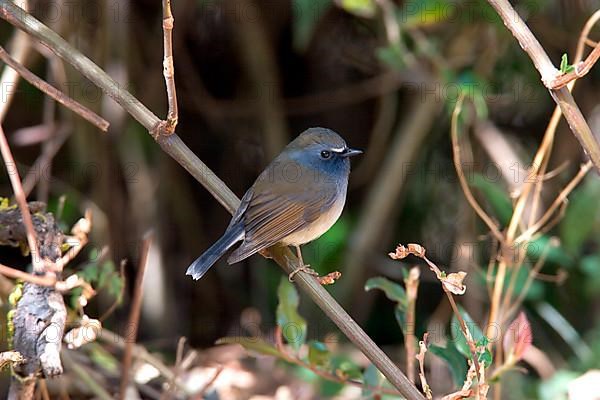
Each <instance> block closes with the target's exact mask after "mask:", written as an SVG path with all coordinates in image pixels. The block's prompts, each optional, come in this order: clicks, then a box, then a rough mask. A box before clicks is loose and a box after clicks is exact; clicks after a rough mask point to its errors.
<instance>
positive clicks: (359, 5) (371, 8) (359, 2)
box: [336, 0, 376, 18]
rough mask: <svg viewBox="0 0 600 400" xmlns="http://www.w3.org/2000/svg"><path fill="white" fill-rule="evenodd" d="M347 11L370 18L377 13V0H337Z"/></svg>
mask: <svg viewBox="0 0 600 400" xmlns="http://www.w3.org/2000/svg"><path fill="white" fill-rule="evenodd" d="M336 3H337V4H338V5H339V6H340V7H341V8H343V9H344V10H345V11H346V12H349V13H350V14H354V15H356V16H359V17H366V18H370V17H373V16H374V15H375V10H376V5H375V0H336Z"/></svg>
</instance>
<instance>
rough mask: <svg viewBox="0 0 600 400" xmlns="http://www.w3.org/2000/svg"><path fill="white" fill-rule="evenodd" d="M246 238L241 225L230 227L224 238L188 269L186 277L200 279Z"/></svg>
mask: <svg viewBox="0 0 600 400" xmlns="http://www.w3.org/2000/svg"><path fill="white" fill-rule="evenodd" d="M243 238H244V228H243V227H242V225H241V224H239V223H238V224H236V225H233V226H229V227H228V228H227V230H226V231H225V233H224V234H223V236H221V238H220V239H219V240H217V241H216V242H215V243H214V244H213V245H212V246H210V247H209V249H208V250H206V251H205V252H204V253H203V254H202V255H201V256H200V257H198V258H197V259H196V261H194V262H193V263H192V265H190V266H189V268H188V269H187V272H186V273H185V274H186V275H191V276H192V278H194V279H196V280H197V279H200V278H202V276H203V275H204V274H205V273H206V272H207V271H208V270H209V269H210V267H212V266H213V264H214V263H215V262H217V260H218V259H219V258H221V256H223V254H225V252H226V251H227V250H229V249H230V248H231V246H233V245H234V244H236V243H237V242H239V241H240V240H242V239H243Z"/></svg>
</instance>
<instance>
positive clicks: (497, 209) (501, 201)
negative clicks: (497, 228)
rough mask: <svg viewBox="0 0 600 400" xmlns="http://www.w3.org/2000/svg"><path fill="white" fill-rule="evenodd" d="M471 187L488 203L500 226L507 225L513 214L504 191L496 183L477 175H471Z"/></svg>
mask: <svg viewBox="0 0 600 400" xmlns="http://www.w3.org/2000/svg"><path fill="white" fill-rule="evenodd" d="M470 184H471V186H473V187H475V188H477V189H479V190H480V191H481V193H482V194H483V196H484V197H485V199H486V200H487V201H488V203H489V204H490V206H491V207H492V209H493V210H494V215H495V216H496V218H498V221H500V223H501V224H502V225H507V224H508V223H509V221H510V218H511V216H512V213H513V206H512V202H511V201H510V198H509V197H508V193H506V190H505V189H504V188H503V187H502V186H501V185H499V184H498V183H497V182H495V181H492V180H490V179H486V178H485V177H484V176H483V175H481V174H479V173H474V174H472V179H471V180H470Z"/></svg>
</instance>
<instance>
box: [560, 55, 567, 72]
mask: <svg viewBox="0 0 600 400" xmlns="http://www.w3.org/2000/svg"><path fill="white" fill-rule="evenodd" d="M568 67H569V56H568V55H567V53H564V54H563V55H562V58H561V60H560V72H562V73H563V74H565V73H567V68H568Z"/></svg>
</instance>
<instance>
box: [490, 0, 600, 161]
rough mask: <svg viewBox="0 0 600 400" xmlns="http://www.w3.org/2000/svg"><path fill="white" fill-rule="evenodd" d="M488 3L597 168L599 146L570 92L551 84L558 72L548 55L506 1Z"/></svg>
mask: <svg viewBox="0 0 600 400" xmlns="http://www.w3.org/2000/svg"><path fill="white" fill-rule="evenodd" d="M488 3H490V5H491V6H492V7H494V9H495V10H496V12H497V13H498V14H499V15H500V17H501V18H502V20H503V21H504V25H506V27H507V28H508V29H509V30H510V31H511V32H512V34H513V36H514V37H515V38H516V39H517V41H518V42H519V44H520V45H521V47H522V48H523V50H525V51H526V52H527V54H528V55H529V57H530V58H531V60H532V61H533V64H534V65H535V68H536V69H537V70H538V72H539V73H540V75H541V77H542V82H543V83H544V85H545V86H546V87H547V88H548V89H549V90H550V94H551V95H552V98H553V99H554V101H555V102H556V104H558V106H559V107H560V109H561V111H562V113H563V115H564V116H565V119H566V120H567V122H568V123H569V127H570V128H571V131H573V134H574V135H575V137H576V138H577V139H578V140H579V143H580V144H581V147H583V149H584V150H585V152H586V153H587V155H588V156H589V157H590V159H591V160H592V162H593V164H594V166H595V167H596V169H597V170H598V171H600V146H599V145H598V142H597V141H596V139H595V138H594V135H593V133H592V130H591V129H590V127H589V125H588V123H587V122H586V120H585V118H584V117H583V114H582V113H581V110H580V109H579V107H578V106H577V103H575V100H574V99H573V96H572V95H571V92H569V90H568V89H567V88H566V87H564V86H563V87H561V88H558V89H557V88H555V87H554V86H553V83H554V81H555V80H556V78H557V76H558V75H559V74H560V73H559V71H558V70H557V69H556V68H555V67H554V64H552V61H550V58H549V57H548V54H547V53H546V51H545V50H544V48H543V47H542V45H541V44H540V42H538V40H537V39H536V37H535V36H534V35H533V33H531V30H529V28H528V27H527V25H526V24H525V22H524V21H523V20H522V19H521V17H520V16H519V14H518V13H517V11H516V10H515V9H514V8H513V6H512V5H511V4H510V3H509V2H508V0H488Z"/></svg>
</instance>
